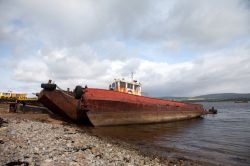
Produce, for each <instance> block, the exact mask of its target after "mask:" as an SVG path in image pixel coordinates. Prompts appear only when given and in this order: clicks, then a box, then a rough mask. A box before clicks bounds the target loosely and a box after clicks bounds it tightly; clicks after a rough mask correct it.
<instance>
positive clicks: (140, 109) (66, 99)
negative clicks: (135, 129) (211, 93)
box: [39, 88, 207, 126]
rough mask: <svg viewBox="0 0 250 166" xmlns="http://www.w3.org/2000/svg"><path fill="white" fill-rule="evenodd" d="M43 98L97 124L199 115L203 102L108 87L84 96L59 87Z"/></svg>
mask: <svg viewBox="0 0 250 166" xmlns="http://www.w3.org/2000/svg"><path fill="white" fill-rule="evenodd" d="M39 101H40V102H41V103H43V105H44V106H46V107H47V108H49V109H50V110H51V111H53V112H55V113H59V114H62V115H65V116H67V117H69V118H71V119H73V120H77V121H79V120H81V121H83V122H91V123H92V124H93V125H94V126H107V125H122V124H144V123H159V122H169V121H177V120H183V119H191V118H195V117H199V116H201V115H203V114H206V113H207V112H206V111H205V110H204V109H203V107H202V106H201V105H198V104H188V103H182V102H176V101H169V100H161V99H156V98H149V97H144V96H137V95H131V94H126V93H122V92H117V91H112V90H104V89H93V88H85V89H83V96H82V99H81V100H76V99H75V98H74V97H73V95H72V94H68V93H65V92H62V91H59V90H54V91H45V90H43V91H42V92H41V93H40V96H39Z"/></svg>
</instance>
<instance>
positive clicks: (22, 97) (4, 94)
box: [0, 92, 27, 100]
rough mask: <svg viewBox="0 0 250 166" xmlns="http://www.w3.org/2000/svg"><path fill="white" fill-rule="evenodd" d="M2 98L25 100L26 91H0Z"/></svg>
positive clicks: (0, 97)
mask: <svg viewBox="0 0 250 166" xmlns="http://www.w3.org/2000/svg"><path fill="white" fill-rule="evenodd" d="M0 99H3V100H27V93H14V92H0Z"/></svg>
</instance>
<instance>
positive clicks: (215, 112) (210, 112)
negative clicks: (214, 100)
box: [208, 107, 218, 114]
mask: <svg viewBox="0 0 250 166" xmlns="http://www.w3.org/2000/svg"><path fill="white" fill-rule="evenodd" d="M217 112H218V110H217V109H214V107H212V108H210V109H209V110H208V113H209V114H217Z"/></svg>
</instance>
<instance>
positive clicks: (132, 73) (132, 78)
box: [131, 72, 134, 81]
mask: <svg viewBox="0 0 250 166" xmlns="http://www.w3.org/2000/svg"><path fill="white" fill-rule="evenodd" d="M131 80H132V81H133V80H134V72H131Z"/></svg>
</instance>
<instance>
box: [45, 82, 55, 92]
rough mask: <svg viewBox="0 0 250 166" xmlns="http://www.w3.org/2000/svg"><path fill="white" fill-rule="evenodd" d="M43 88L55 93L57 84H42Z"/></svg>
mask: <svg viewBox="0 0 250 166" xmlns="http://www.w3.org/2000/svg"><path fill="white" fill-rule="evenodd" d="M41 88H43V89H44V90H47V91H53V90H55V89H56V84H44V83H43V84H41Z"/></svg>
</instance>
